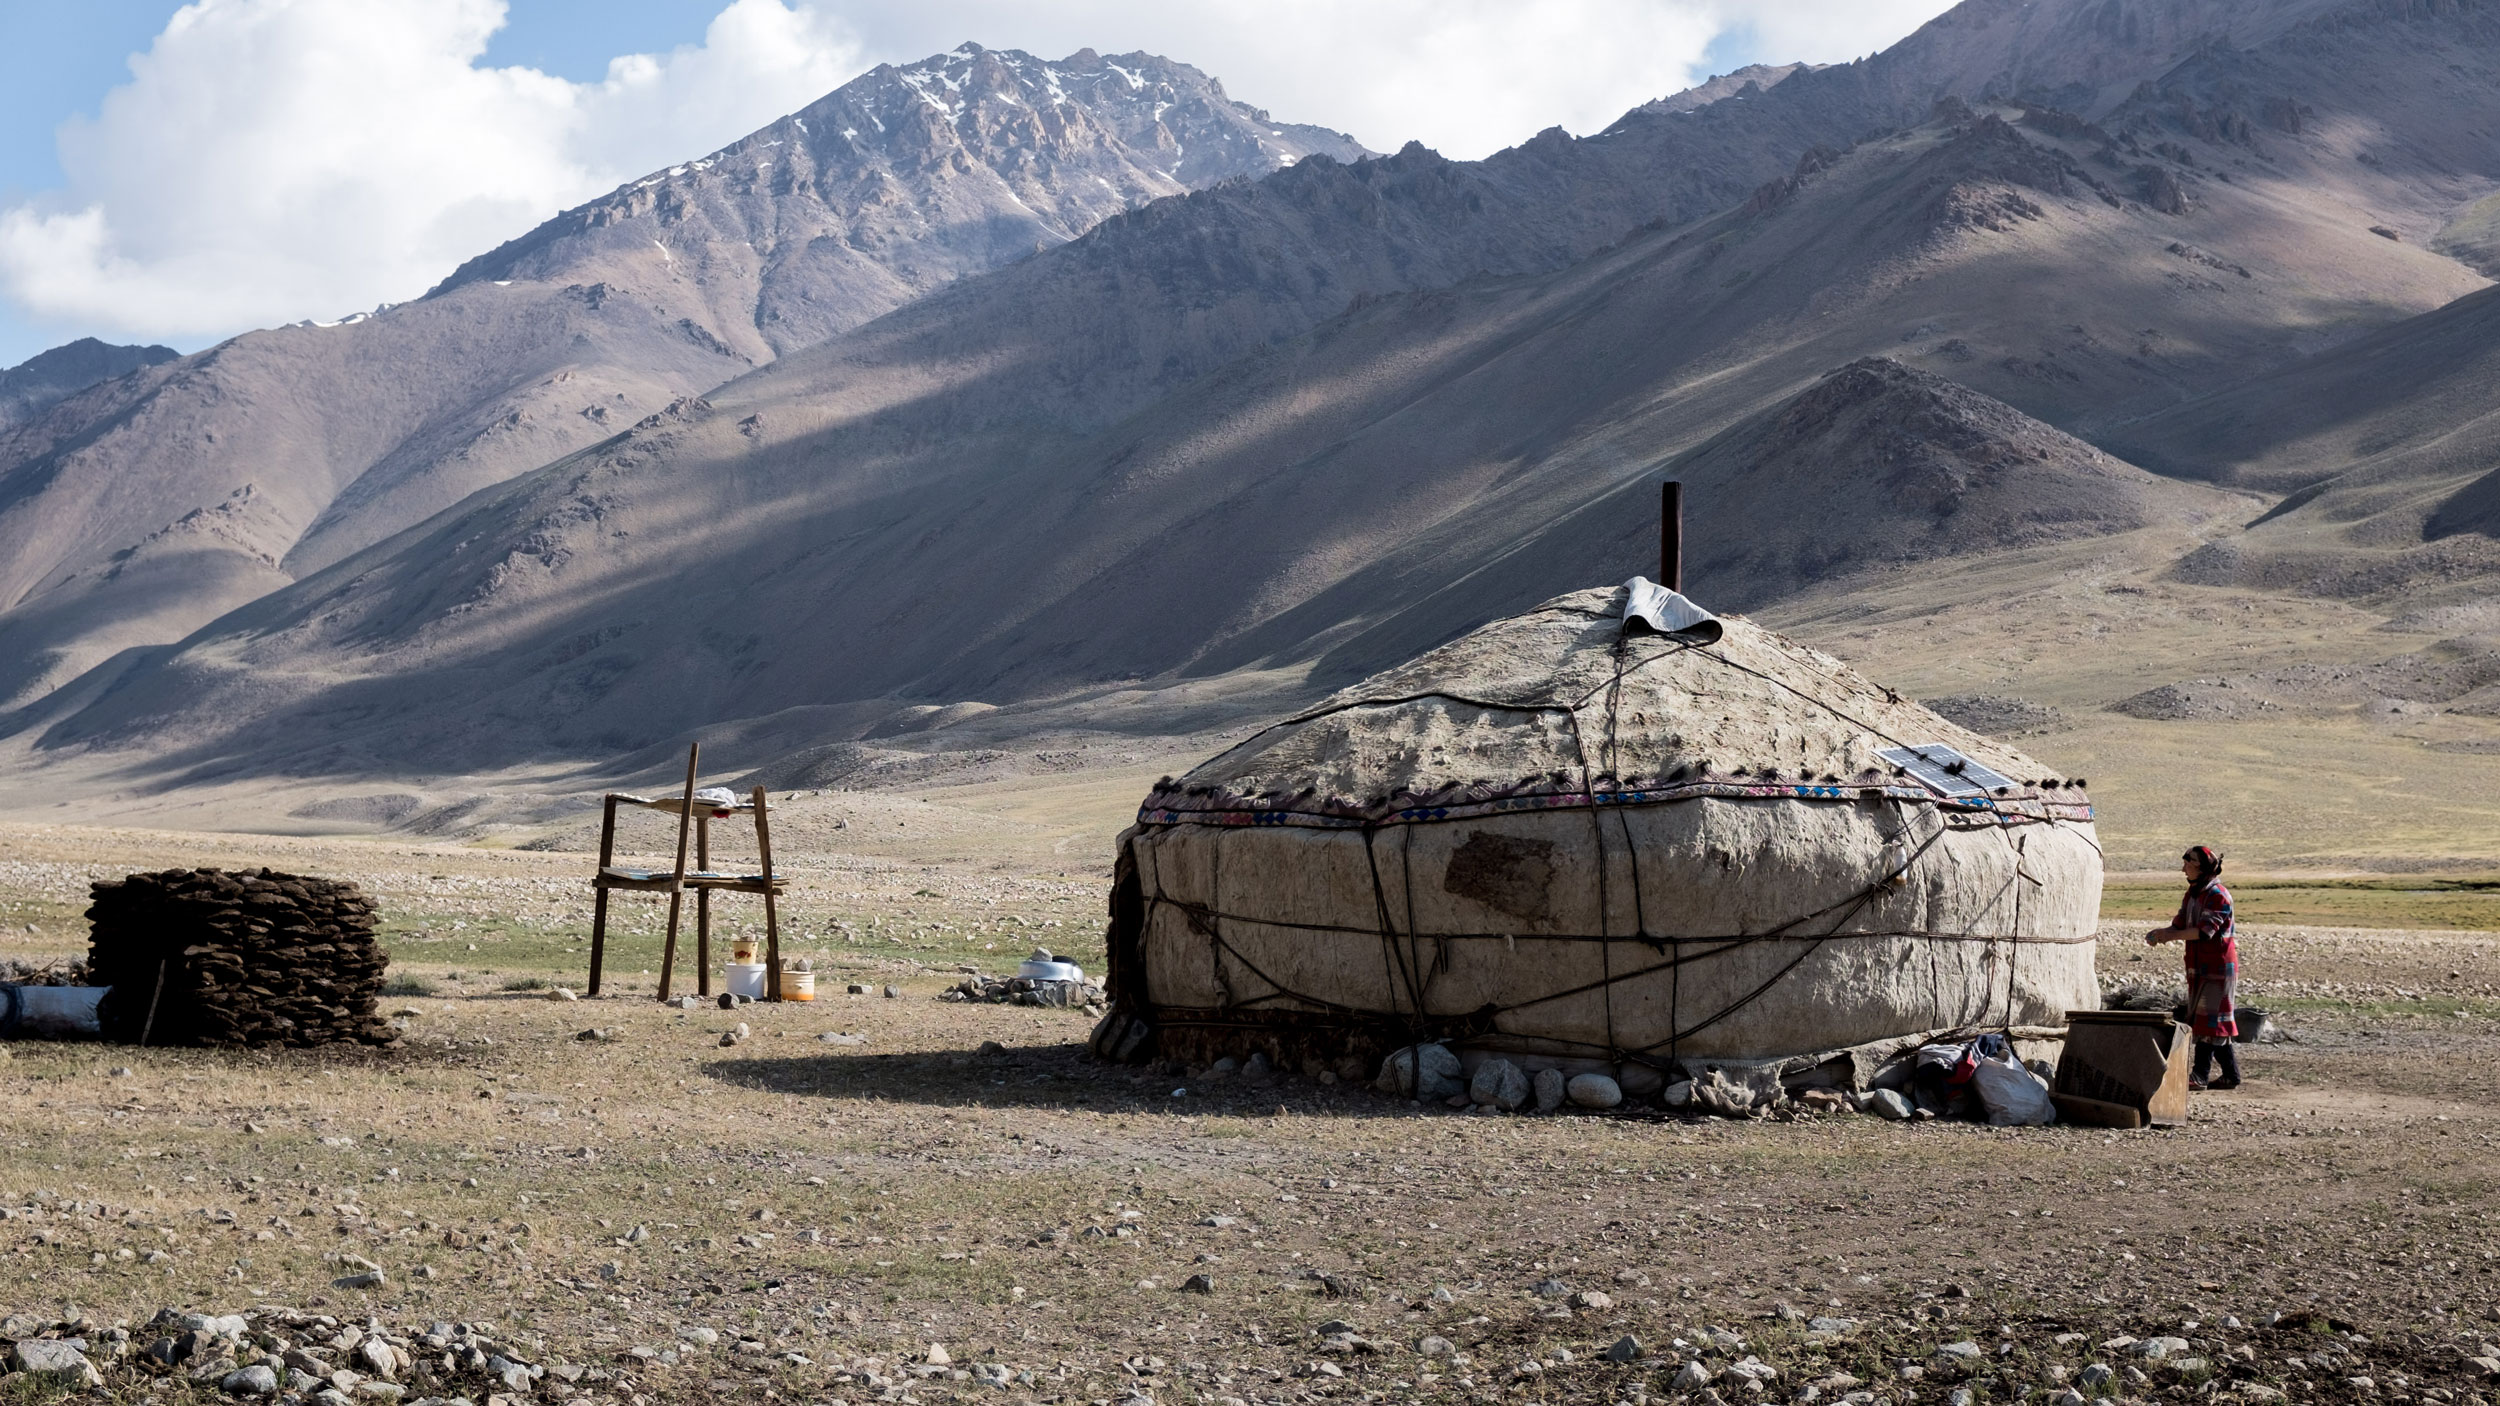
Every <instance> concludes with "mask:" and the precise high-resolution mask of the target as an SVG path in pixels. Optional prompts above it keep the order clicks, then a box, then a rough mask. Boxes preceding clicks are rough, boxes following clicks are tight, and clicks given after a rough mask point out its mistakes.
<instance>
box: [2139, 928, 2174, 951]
mask: <svg viewBox="0 0 2500 1406" xmlns="http://www.w3.org/2000/svg"><path fill="white" fill-rule="evenodd" d="M2170 933H2171V929H2169V928H2155V929H2153V930H2152V931H2151V932H2148V933H2146V934H2144V945H2145V946H2147V947H2159V946H2161V945H2162V944H2163V943H2165V942H2168V941H2169V940H2170Z"/></svg>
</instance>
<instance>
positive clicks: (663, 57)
mask: <svg viewBox="0 0 2500 1406" xmlns="http://www.w3.org/2000/svg"><path fill="white" fill-rule="evenodd" d="M1945 5H1946V0H1548V3H1544V4H1540V5H1537V6H1526V5H1519V4H1516V3H1514V0H1054V3H1049V4H1036V3H1034V2H1033V0H910V3H907V4H906V3H896V0H596V3H593V2H592V0H508V3H506V0H203V3H201V4H198V5H195V6H193V7H191V11H192V12H191V13H190V14H188V15H185V16H184V17H183V18H184V20H185V22H186V23H185V27H184V28H183V29H182V30H181V31H180V32H179V33H172V34H169V33H168V32H167V28H168V25H169V23H171V22H173V21H174V20H175V18H176V15H177V12H178V11H180V10H182V9H183V8H184V7H183V6H181V5H179V4H177V3H175V2H174V0H77V3H74V4H44V3H40V2H39V0H0V367H5V366H9V365H13V364H15V363H16V362H18V361H21V360H23V359H24V358H26V357H27V356H30V355H32V354H34V353H35V352H37V351H40V350H42V349H43V348H45V347H49V346H53V345H57V344H59V343H61V342H64V341H68V340H70V339H72V338H74V337H77V336H81V335H94V336H100V337H104V338H105V339H107V340H111V341H162V342H167V343H169V344H171V345H173V346H175V347H177V348H179V349H181V350H185V351H191V350H196V349H198V348H200V347H202V346H205V345H208V344H210V343H212V342H214V341H216V340H219V339H222V338H223V337H225V336H228V335H232V334H233V333H235V332H238V331H243V330H248V329H249V328H251V327H255V326H267V325H272V324H274V323H277V322H283V321H290V320H294V319H296V318H300V317H324V318H330V317H336V316H339V315H343V314H344V313H347V312H350V311H354V310H356V309H358V308H361V307H369V306H372V305H373V304H375V303H378V302H381V301H395V300H398V299H402V298H406V297H411V296H415V295H416V294H417V293H419V292H422V291H423V289H424V288H425V287H426V286H429V285H430V284H431V283H432V282H433V281H434V280H435V279H437V278H439V277H440V276H441V274H442V273H444V272H446V271H448V269H449V268H450V267H451V266H452V265H453V264H456V263H457V262H458V261H459V260H460V259H461V258H464V257H466V256H468V255H470V254H474V253H477V252H480V251H481V250H482V249H484V248H488V247H491V246H492V245H493V244H494V243H496V242H498V241H499V240H501V239H503V238H509V237H511V236H512V235H514V234H518V233H520V232H522V231H523V230H525V229H527V228H528V227H529V226H530V225H532V224H534V223H536V222H537V221H538V220H540V219H544V218H545V217H546V216H547V215H549V214H552V213H554V212H555V211H556V210H558V209H561V208H563V207H564V206H566V205H569V204H572V203H575V202H577V201H579V200H581V199H585V198H588V197H589V196H591V195H595V194H597V193H598V192H599V191H601V190H605V189H608V188H611V187H612V186H613V185H615V184H616V183H618V182H620V181H623V180H626V179H630V178H632V177H633V176H636V175H639V174H641V173H642V172H644V171H647V170H650V169H655V168H657V167H659V166H663V165H666V164H669V163H671V162H673V161H676V160H681V159H684V158H686V157H690V156H694V155H699V154H701V153H702V152H704V151H708V150H711V149H713V148H714V147H717V146H719V145H721V144H724V143H726V142H728V141H730V140H733V139H735V138H736V137H737V136H739V135H741V134H742V133H744V132H745V131H748V130H752V129H753V128H754V127H756V126H760V125H762V124H763V123H765V122H768V121H770V120H771V119H772V118H773V117H776V116H778V115H779V114H780V113H782V112H785V111H788V110H790V109H792V108H795V107H798V106H800V105H802V104H803V103H805V102H806V101H809V100H811V99H812V98H814V97H816V96H820V95H821V94H822V93H823V92H824V91H827V90H829V89H831V88H833V87H835V86H838V85H839V84H840V83H841V82H842V81H844V80H846V79H847V78H849V77H851V76H853V75H854V74H856V73H857V72H859V71H860V70H862V69H864V68H866V67H868V66H870V65H871V64H873V63H876V62H880V61H908V60H910V59H914V58H918V57H922V56H925V55H927V54H930V53H935V52H940V51H942V50H944V49H947V48H950V47H952V46H953V45H954V44H955V43H957V42H959V41H961V40H965V39H972V40H976V41H978V42H981V43H984V44H988V45H990V46H992V47H1019V48H1027V49H1031V50H1034V51H1036V52H1041V53H1044V54H1046V55H1050V56H1053V57H1055V56H1057V55H1059V54H1064V53H1067V52H1070V51H1072V50H1074V49H1076V48H1079V47H1085V46H1089V45H1090V46H1092V47H1095V48H1098V49H1101V50H1103V51H1105V52H1121V51H1124V50H1129V49H1139V48H1143V49H1150V50H1153V51H1155V52H1159V53H1163V54H1167V55H1169V56H1171V57H1174V58H1178V59H1181V60H1184V61H1186V62H1190V63H1194V64H1197V65H1198V66H1199V67H1201V68H1204V69H1207V70H1208V71H1210V72H1212V73H1215V74H1216V75H1217V76H1219V77H1221V78H1223V79H1224V80H1225V81H1226V85H1227V88H1228V89H1229V90H1230V91H1231V92H1232V93H1233V95H1234V96H1236V97H1238V98H1242V99H1244V100H1246V101H1250V102H1255V103H1259V104H1262V105H1265V106H1268V107H1270V108H1272V109H1274V110H1275V111H1276V113H1277V114H1278V116H1280V117H1284V118H1288V119H1292V120H1301V121H1316V122H1323V123H1327V124H1329V125H1332V126H1337V127H1341V128H1344V129H1345V130H1348V131H1351V132H1353V133H1354V135H1355V136H1357V137H1358V138H1360V139H1362V140H1363V141H1364V142H1366V143H1367V144H1369V145H1371V146H1373V147H1375V148H1378V149H1383V150H1387V149H1393V148H1395V147H1396V146H1397V145H1399V144H1402V143H1403V142H1404V141H1406V140H1408V139H1410V138H1415V139H1421V140H1423V141H1425V142H1426V143H1427V144H1428V145H1432V146H1434V147H1436V148H1437V149H1439V150H1441V151H1444V152H1446V153H1448V154H1450V155H1453V156H1461V157H1472V156H1480V155H1483V154H1484V153H1485V152H1487V151H1490V150H1492V149H1495V148H1496V147H1498V146H1501V145H1505V144H1507V143H1509V142H1511V141H1517V140H1520V139H1523V138H1525V137H1527V136H1528V135H1530V134H1531V133H1533V132H1535V131H1536V130H1538V129H1539V128H1541V127H1544V126H1548V125H1552V124H1555V123H1560V124H1561V125H1563V126H1565V127H1566V128H1568V129H1569V130H1572V131H1581V132H1585V131H1589V130H1593V129H1594V128H1596V127H1598V126H1602V125H1603V124H1604V122H1605V121H1607V120H1609V119H1610V118H1611V117H1612V115H1613V114H1615V113H1618V112H1620V111H1621V110H1623V109H1624V108H1626V107H1629V106H1631V105H1632V104H1634V103H1636V102H1639V101H1643V100H1646V99H1647V98H1650V97H1655V96H1658V95H1660V94H1662V93H1665V92H1669V91H1673V90H1674V89H1675V88H1676V87H1679V86H1682V85H1683V84H1684V83H1686V82H1690V81H1694V80H1697V79H1699V78H1701V77H1704V76H1706V75H1707V74H1708V73H1711V72H1718V71H1724V70H1726V69H1729V68H1733V67H1737V66H1740V65H1742V64H1745V63H1748V62H1753V61H1756V60H1763V61H1779V60H1784V59H1788V58H1797V57H1804V58H1811V59H1815V60H1818V61H1833V60H1840V59H1847V58H1852V57H1856V56H1858V55H1859V54H1861V53H1864V52H1868V51H1871V50H1872V49H1875V48H1878V47H1881V46H1882V45H1883V44H1885V43H1888V42H1890V41H1891V40H1892V39H1894V38H1897V37H1898V36H1899V35H1900V34H1902V33H1906V32H1907V31H1908V30H1909V29H1911V28H1914V27H1915V26H1916V25H1917V24H1918V23H1920V22H1921V21H1923V20H1924V19H1926V18H1927V17H1929V16H1930V15H1932V14H1934V13H1936V12H1938V11H1940V10H1942V9H1943V8H1945ZM1530 25H1533V26H1534V28H1533V29H1529V28H1526V26H1530ZM481 43H482V46H483V48H482V52H480V51H479V48H478V46H479V45H480V44H481ZM626 55H651V56H654V58H653V61H651V62H649V63H644V64H641V65H639V66H636V65H628V66H626V67H625V68H620V69H614V70H612V68H611V63H612V61H614V60H616V59H618V58H619V57H620V56H626ZM134 56H136V57H137V59H138V69H139V72H138V73H137V74H136V75H135V76H134V68H133V63H134ZM342 56H343V57H342ZM316 60H319V61H322V62H326V63H327V64H328V70H326V71H325V69H324V68H323V67H322V62H317V61H316ZM341 68H346V69H350V70H354V71H358V72H369V73H370V74H371V75H372V81H371V82H370V83H369V84H363V85H357V84H340V83H335V82H329V81H328V79H329V78H330V77H331V76H332V74H334V73H335V71H336V70H338V69H341ZM522 70H534V71H535V74H531V73H525V72H521V71H522ZM536 75H546V76H547V79H551V80H560V81H545V80H541V79H539V78H538V77H536ZM365 89H370V92H369V93H368V92H366V91H364V90H365ZM65 124H66V127H65ZM315 137H317V139H313V138H315ZM360 142H365V143H369V150H365V149H363V148H360V147H359V143H360ZM65 148H66V150H67V152H68V154H67V156H66V157H65V155H64V150H65ZM314 148H320V149H323V150H327V151H330V152H332V153H333V155H332V156H330V157H328V158H326V159H328V160H330V161H331V162H332V164H331V165H330V166H328V167H322V166H319V165H318V164H317V163H316V158H314V157H313V156H309V155H307V152H308V151H309V150H311V149H314ZM480 150H491V151H494V152H496V153H497V154H498V156H499V157H500V158H501V159H500V160H499V161H497V162H494V163H489V164H488V165H486V166H484V167H481V166H480V165H479V163H478V162H477V161H476V160H475V159H474V158H475V156H476V153H477V152H479V151H480ZM375 172H385V173H388V175H389V177H390V179H389V181H388V182H387V186H388V188H387V189H376V188H374V187H375V186H376V185H377V182H375V181H374V180H373V179H372V176H373V173H375ZM305 211H312V212H316V213H314V214H311V215H306V214H304V213H303V212H305Z"/></svg>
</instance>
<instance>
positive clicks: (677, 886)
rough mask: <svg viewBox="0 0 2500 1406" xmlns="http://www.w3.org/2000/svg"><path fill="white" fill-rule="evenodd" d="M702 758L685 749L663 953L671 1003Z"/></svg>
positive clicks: (699, 748) (664, 986) (696, 749)
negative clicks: (683, 784)
mask: <svg viewBox="0 0 2500 1406" xmlns="http://www.w3.org/2000/svg"><path fill="white" fill-rule="evenodd" d="M702 755H703V744H702V743H700V742H695V743H691V744H689V745H688V746H687V748H686V790H685V795H684V797H683V799H681V800H680V801H679V803H678V804H679V809H678V811H677V882H676V883H674V884H672V885H670V886H669V890H668V945H667V946H666V947H664V948H662V949H661V952H660V999H661V1000H663V1001H665V1000H667V999H668V984H669V978H670V977H671V976H673V975H675V974H676V971H677V914H678V911H679V909H680V907H681V905H683V904H684V903H685V901H686V832H687V831H688V830H689V829H691V828H693V822H694V768H695V762H696V759H698V758H700V757H701V756H702Z"/></svg>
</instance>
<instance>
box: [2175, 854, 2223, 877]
mask: <svg viewBox="0 0 2500 1406" xmlns="http://www.w3.org/2000/svg"><path fill="white" fill-rule="evenodd" d="M2179 857H2180V858H2181V859H2184V860H2186V861H2187V862H2189V863H2190V864H2193V865H2195V866H2196V882H2198V883H2200V884H2209V883H2212V882H2213V881H2214V880H2215V879H2217V878H2219V877H2221V874H2222V851H2220V850H2218V849H2215V848H2214V847H2212V846H2211V845H2196V846H2193V847H2191V848H2190V849H2189V850H2188V852H2187V853H2185V854H2183V855H2180V856H2179Z"/></svg>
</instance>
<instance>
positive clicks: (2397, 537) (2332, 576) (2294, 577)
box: [2111, 289, 2500, 608]
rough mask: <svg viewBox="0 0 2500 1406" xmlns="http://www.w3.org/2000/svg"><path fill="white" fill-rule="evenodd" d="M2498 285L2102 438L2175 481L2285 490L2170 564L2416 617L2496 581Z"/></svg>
mask: <svg viewBox="0 0 2500 1406" xmlns="http://www.w3.org/2000/svg"><path fill="white" fill-rule="evenodd" d="M2495 386H2500V289H2486V290H2484V291H2482V292H2478V293H2473V294H2470V295H2468V296H2466V297H2463V298H2459V299H2458V300H2456V301H2455V302H2453V303H2451V304H2449V305H2447V306H2446V307H2443V308H2439V309H2437V310H2436V311H2433V312H2429V313H2426V314H2424V315H2422V316H2420V317H2417V318H2413V319H2410V320H2408V321H2405V322H2401V323H2398V324H2396V325H2395V326H2392V327H2388V328H2384V329H2382V330H2380V331H2378V332H2376V333H2373V334H2371V335H2370V336H2367V337H2363V338H2360V339H2358V340H2356V341H2353V342H2349V343H2346V344H2344V345H2342V346H2339V347H2336V348H2335V349H2333V350H2331V351H2328V352H2325V353H2322V354H2320V355H2318V356H2316V357H2314V358H2311V359H2309V360H2307V361H2304V362H2302V363H2300V364H2298V365H2295V366H2291V367H2287V368H2285V369H2284V370H2281V371H2278V372H2275V373H2273V374H2271V375H2266V376H2260V377H2257V378H2254V379H2252V380H2250V381H2248V382H2246V383H2244V384H2240V385H2235V386H2231V387H2228V388H2226V389H2224V390H2221V391H2217V392H2215V393H2214V394H2211V395H2208V396H2204V397H2200V398H2199V399H2196V400H2193V401H2190V402H2189V403H2187V404H2185V405H2182V406H2180V407H2178V408H2177V409H2175V410H2172V411H2168V412H2166V413H2164V414H2161V415H2157V416H2154V417H2151V418H2149V419H2146V420H2143V421H2141V422H2138V423H2136V424H2132V425H2128V426H2126V427H2124V428H2123V429H2121V430H2120V431H2118V432H2117V433H2116V434H2115V435H2113V436H2112V441H2111V442H2112V443H2113V444H2115V445H2119V446H2121V447H2122V452H2132V453H2134V454H2136V455H2138V456H2139V457H2140V458H2141V460H2142V462H2145V463H2148V464H2152V465H2155V466H2157V467H2160V468H2162V469H2165V470H2166V471H2168V472H2171V473H2174V474H2179V475H2181V476H2189V477H2197V478H2207V479H2213V480H2216V481H2219V482H2224V483H2245V484H2251V485H2254V486H2257V487H2259V488H2263V489H2269V490H2273V491H2277V492H2283V491H2286V490H2288V491H2289V492H2288V496H2286V497H2285V498H2284V499H2283V500H2282V501H2281V502H2279V503H2277V504H2276V505H2275V506H2274V507H2273V508H2272V509H2271V510H2270V511H2268V512H2267V513H2266V514H2265V515H2264V516H2263V517H2261V518H2260V519H2258V520H2257V521H2256V522H2255V523H2254V524H2253V525H2252V526H2251V527H2250V529H2249V530H2248V531H2247V532H2246V533H2244V534H2241V535H2240V536H2238V537H2237V538H2234V539H2232V540H2230V541H2227V542H2216V543H2212V544H2209V545H2208V546H2206V547H2204V548H2202V549H2201V550H2199V551H2198V552H2197V553H2196V554H2195V555H2194V556H2192V557H2190V558H2188V559H2187V560H2186V561H2185V562H2182V563H2181V564H2180V572H2181V574H2182V576H2183V577H2184V578H2185V579H2187V580H2191V581H2201V582H2207V583H2216V584H2219V583H2232V584H2243V585H2253V586H2260V587H2264V588H2268V589H2276V590H2288V591H2297V592H2300V593H2304V594H2315V595H2326V596H2342V597H2355V598H2364V599H2373V600H2378V601H2382V602H2386V603H2394V602H2397V601H2399V600H2401V601H2402V602H2404V603H2406V604H2409V605H2411V606H2413V607H2415V608H2430V607H2434V606H2437V605H2439V604H2442V603H2457V602H2468V603H2470V602H2472V601H2474V600H2477V599H2480V598H2485V597H2487V596H2488V594H2489V592H2490V589H2491V582H2492V579H2493V578H2494V577H2495V576H2500V468H2495V467H2494V466H2495V465H2500V401H2495V399H2494V396H2493V388H2494V387H2495Z"/></svg>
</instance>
